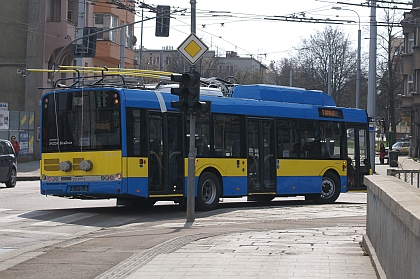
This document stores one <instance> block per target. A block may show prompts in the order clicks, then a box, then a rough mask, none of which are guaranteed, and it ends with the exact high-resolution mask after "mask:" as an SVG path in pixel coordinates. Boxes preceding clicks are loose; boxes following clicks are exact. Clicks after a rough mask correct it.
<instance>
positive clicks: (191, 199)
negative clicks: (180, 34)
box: [187, 0, 196, 223]
mask: <svg viewBox="0 0 420 279" xmlns="http://www.w3.org/2000/svg"><path fill="white" fill-rule="evenodd" d="M190 4H191V33H193V34H195V32H196V27H195V26H196V22H195V17H196V15H195V10H196V6H195V5H196V1H195V0H190ZM193 71H194V66H192V67H191V73H192V72H193ZM195 158H196V151H195V115H194V113H191V114H190V150H189V152H188V191H187V223H189V222H190V223H193V222H194V220H195Z"/></svg>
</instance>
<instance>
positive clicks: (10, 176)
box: [0, 139, 17, 188]
mask: <svg viewBox="0 0 420 279" xmlns="http://www.w3.org/2000/svg"><path fill="white" fill-rule="evenodd" d="M16 180H17V159H16V156H15V151H14V149H13V146H12V143H11V142H10V141H8V140H4V139H0V183H5V184H6V187H7V188H12V187H15V186H16Z"/></svg>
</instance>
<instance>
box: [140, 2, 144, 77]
mask: <svg viewBox="0 0 420 279" xmlns="http://www.w3.org/2000/svg"><path fill="white" fill-rule="evenodd" d="M142 63H143V8H141V33H140V52H139V70H141V69H142V67H143V65H142Z"/></svg>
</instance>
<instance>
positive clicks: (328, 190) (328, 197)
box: [318, 172, 340, 203]
mask: <svg viewBox="0 0 420 279" xmlns="http://www.w3.org/2000/svg"><path fill="white" fill-rule="evenodd" d="M339 195H340V180H339V178H338V177H337V175H335V174H333V173H331V172H326V173H325V175H324V176H323V177H322V190H321V197H320V199H319V200H318V202H319V203H333V202H335V201H336V199H337V198H338V196H339Z"/></svg>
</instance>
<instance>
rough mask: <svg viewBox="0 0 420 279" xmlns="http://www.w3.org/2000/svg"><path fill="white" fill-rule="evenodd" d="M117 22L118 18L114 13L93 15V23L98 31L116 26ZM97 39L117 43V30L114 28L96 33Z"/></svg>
mask: <svg viewBox="0 0 420 279" xmlns="http://www.w3.org/2000/svg"><path fill="white" fill-rule="evenodd" d="M117 24H118V18H117V17H116V16H114V15H111V14H99V13H96V14H95V16H94V25H95V27H96V28H97V29H98V31H102V30H104V29H110V28H114V27H117ZM97 39H98V40H108V41H112V42H114V43H118V30H117V29H114V30H111V31H109V32H104V33H100V34H97Z"/></svg>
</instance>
